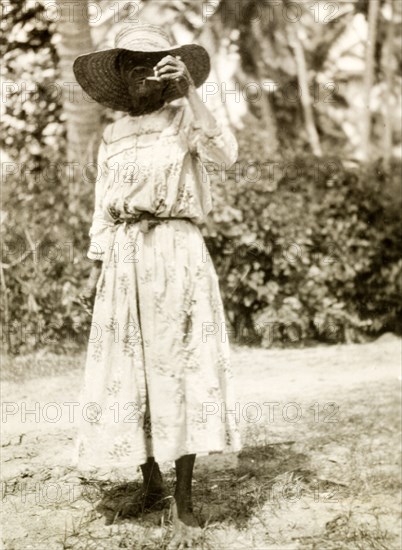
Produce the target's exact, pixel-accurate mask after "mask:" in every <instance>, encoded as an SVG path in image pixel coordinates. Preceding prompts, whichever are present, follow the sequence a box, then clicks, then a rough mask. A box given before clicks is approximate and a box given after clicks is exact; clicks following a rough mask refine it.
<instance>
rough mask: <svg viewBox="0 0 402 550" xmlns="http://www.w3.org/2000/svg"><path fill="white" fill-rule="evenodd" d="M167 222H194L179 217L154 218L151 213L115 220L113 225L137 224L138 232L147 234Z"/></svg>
mask: <svg viewBox="0 0 402 550" xmlns="http://www.w3.org/2000/svg"><path fill="white" fill-rule="evenodd" d="M169 220H184V221H187V222H191V223H194V221H193V220H192V219H191V218H181V217H179V216H167V217H165V218H162V217H161V216H155V214H152V213H151V212H141V214H139V215H138V216H135V217H133V218H117V219H116V220H115V222H114V224H115V225H119V224H123V223H127V224H129V225H131V224H135V223H139V224H140V231H141V232H142V233H148V231H149V230H150V229H153V228H154V227H156V226H157V225H159V224H161V223H162V222H165V221H169Z"/></svg>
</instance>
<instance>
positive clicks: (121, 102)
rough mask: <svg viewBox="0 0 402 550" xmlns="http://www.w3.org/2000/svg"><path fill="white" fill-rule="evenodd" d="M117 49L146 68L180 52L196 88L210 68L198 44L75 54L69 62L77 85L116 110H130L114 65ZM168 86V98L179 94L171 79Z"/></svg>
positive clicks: (203, 49) (99, 101) (128, 97)
mask: <svg viewBox="0 0 402 550" xmlns="http://www.w3.org/2000/svg"><path fill="white" fill-rule="evenodd" d="M120 52H126V53H127V54H129V55H130V58H131V59H132V60H134V61H135V62H136V63H138V65H144V66H146V67H148V66H149V67H154V66H155V65H156V64H157V63H158V62H159V61H160V60H161V59H162V58H163V57H165V56H166V55H175V56H177V55H180V56H181V59H182V61H183V62H184V63H185V64H186V66H187V68H188V70H189V72H190V74H191V77H192V79H193V81H194V84H195V87H196V88H198V87H199V86H201V85H202V84H203V83H204V82H205V81H206V79H207V78H208V75H209V72H210V70H211V63H210V58H209V54H208V52H207V51H206V49H205V48H203V47H202V46H200V45H198V44H185V45H183V46H175V47H172V48H166V49H163V50H158V51H152V52H145V51H138V50H137V51H132V50H127V49H125V48H111V49H108V50H101V51H97V52H91V53H87V54H83V55H80V56H78V57H77V58H76V59H75V61H74V64H73V71H74V74H75V77H76V79H77V82H78V84H79V85H80V86H81V87H82V88H83V89H84V91H85V92H86V93H87V94H88V95H89V96H90V97H91V98H92V99H94V100H95V101H97V102H98V103H101V104H102V105H104V106H105V107H109V108H111V109H114V110H116V111H126V112H128V111H132V102H131V100H130V96H129V93H128V90H127V85H126V83H125V82H124V80H123V79H122V78H121V76H120V72H119V70H118V67H117V58H118V55H119V53H120ZM169 87H170V89H169V90H168V92H167V96H168V97H169V101H173V100H174V99H178V98H179V97H181V94H180V92H179V90H178V89H177V87H176V86H175V84H174V82H172V83H169Z"/></svg>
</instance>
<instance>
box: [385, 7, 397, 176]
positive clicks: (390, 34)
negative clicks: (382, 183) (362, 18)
mask: <svg viewBox="0 0 402 550" xmlns="http://www.w3.org/2000/svg"><path fill="white" fill-rule="evenodd" d="M388 5H389V6H390V19H389V21H388V22H387V36H386V42H385V49H384V50H385V51H384V52H383V60H384V65H385V68H384V72H385V81H386V86H387V88H386V89H387V92H386V98H385V102H386V105H385V113H384V165H385V167H386V168H387V169H390V167H391V159H392V151H393V140H392V136H393V120H394V111H393V76H394V74H393V72H394V67H393V65H394V39H395V24H394V14H395V10H394V8H395V6H394V0H388Z"/></svg>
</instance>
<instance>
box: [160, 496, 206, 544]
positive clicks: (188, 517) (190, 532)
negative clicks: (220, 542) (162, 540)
mask: <svg viewBox="0 0 402 550" xmlns="http://www.w3.org/2000/svg"><path fill="white" fill-rule="evenodd" d="M171 510H172V522H173V538H172V540H171V541H170V544H169V546H168V550H182V549H183V548H197V547H198V546H193V544H194V543H196V542H197V541H199V538H200V536H201V535H202V529H201V527H200V526H199V523H198V521H197V520H196V518H195V516H194V514H193V512H192V510H189V509H187V510H181V512H180V514H179V512H178V503H177V502H176V500H175V499H174V498H173V499H172V507H171Z"/></svg>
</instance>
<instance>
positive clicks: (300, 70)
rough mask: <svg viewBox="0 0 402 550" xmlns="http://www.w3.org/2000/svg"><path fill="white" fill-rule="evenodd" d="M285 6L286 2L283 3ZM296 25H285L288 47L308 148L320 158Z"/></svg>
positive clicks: (293, 23)
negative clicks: (295, 77)
mask: <svg viewBox="0 0 402 550" xmlns="http://www.w3.org/2000/svg"><path fill="white" fill-rule="evenodd" d="M285 4H286V2H285ZM295 25H298V23H295V22H290V23H289V22H288V23H286V33H287V37H288V41H289V45H290V47H291V48H292V50H293V53H294V56H295V63H296V70H297V78H298V82H299V86H300V95H301V103H302V107H303V112H304V121H305V124H306V131H307V137H308V140H309V143H310V147H311V149H312V151H313V153H314V155H316V156H317V157H320V156H322V151H321V144H320V139H319V136H318V132H317V128H316V126H315V122H314V112H313V102H312V100H311V94H310V88H309V79H308V71H307V63H306V58H305V55H304V49H303V45H302V43H301V41H300V38H299V35H298V32H297V27H295Z"/></svg>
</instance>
